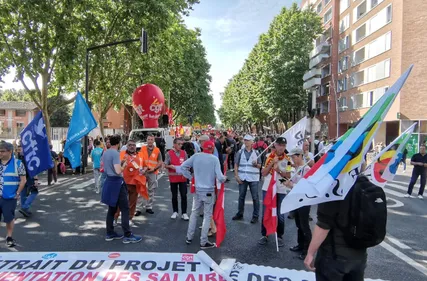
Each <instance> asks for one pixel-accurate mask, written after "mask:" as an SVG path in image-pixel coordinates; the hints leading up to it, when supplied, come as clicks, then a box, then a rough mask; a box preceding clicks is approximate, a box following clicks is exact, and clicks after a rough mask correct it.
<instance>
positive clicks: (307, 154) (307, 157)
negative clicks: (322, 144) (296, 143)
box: [302, 141, 314, 168]
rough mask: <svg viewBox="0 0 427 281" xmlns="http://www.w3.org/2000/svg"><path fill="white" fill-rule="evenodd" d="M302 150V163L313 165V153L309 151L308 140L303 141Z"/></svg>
mask: <svg viewBox="0 0 427 281" xmlns="http://www.w3.org/2000/svg"><path fill="white" fill-rule="evenodd" d="M302 148H303V152H304V155H303V157H304V164H307V165H308V166H309V167H310V168H311V167H313V165H314V155H313V153H311V152H310V151H309V150H310V143H309V142H308V141H304V144H303V146H302Z"/></svg>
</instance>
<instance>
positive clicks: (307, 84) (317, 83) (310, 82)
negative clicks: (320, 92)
mask: <svg viewBox="0 0 427 281" xmlns="http://www.w3.org/2000/svg"><path fill="white" fill-rule="evenodd" d="M321 81H322V79H320V78H312V79H310V80H308V81H307V82H305V83H304V85H303V88H304V90H308V89H311V88H313V87H317V86H320V84H321Z"/></svg>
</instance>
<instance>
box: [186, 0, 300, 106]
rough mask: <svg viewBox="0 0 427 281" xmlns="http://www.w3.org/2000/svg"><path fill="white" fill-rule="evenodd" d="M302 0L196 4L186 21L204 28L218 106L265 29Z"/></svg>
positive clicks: (224, 0) (206, 0) (203, 0)
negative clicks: (287, 9) (284, 11)
mask: <svg viewBox="0 0 427 281" xmlns="http://www.w3.org/2000/svg"><path fill="white" fill-rule="evenodd" d="M293 2H297V3H298V4H300V3H301V0H201V1H200V4H197V5H194V7H193V9H194V11H192V12H191V13H190V16H189V17H185V18H184V20H185V23H186V25H187V27H189V28H196V27H199V28H201V30H202V36H201V39H202V42H203V45H204V46H205V48H206V51H207V58H208V61H209V63H210V64H211V70H210V75H211V77H212V83H211V91H212V94H213V96H214V102H215V106H216V108H217V109H218V108H219V107H220V106H221V97H220V93H221V92H223V91H224V88H225V86H226V85H227V83H228V81H229V80H230V79H231V78H232V77H233V75H235V74H237V73H238V72H239V70H240V69H241V68H242V66H243V64H244V62H245V59H246V58H247V57H248V55H249V53H250V51H251V50H252V48H253V47H254V46H255V44H256V43H257V41H258V38H259V36H260V35H261V34H262V33H265V32H267V31H268V28H269V26H270V23H271V22H272V20H273V19H274V17H275V16H276V15H278V14H279V13H280V11H281V10H282V8H283V7H285V6H286V7H289V6H290V5H291V4H292V3H293Z"/></svg>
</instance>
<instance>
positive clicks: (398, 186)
mask: <svg viewBox="0 0 427 281" xmlns="http://www.w3.org/2000/svg"><path fill="white" fill-rule="evenodd" d="M387 185H388V186H391V187H394V188H397V189H399V190H402V191H404V192H405V193H406V191H407V190H408V187H403V186H401V185H398V184H395V183H387ZM387 185H386V186H387Z"/></svg>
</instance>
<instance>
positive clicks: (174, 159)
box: [165, 138, 190, 221]
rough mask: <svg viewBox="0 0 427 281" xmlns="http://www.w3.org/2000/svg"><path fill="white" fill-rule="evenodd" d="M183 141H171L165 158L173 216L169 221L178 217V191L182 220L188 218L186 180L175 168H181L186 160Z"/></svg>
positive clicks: (177, 139) (178, 139) (179, 139)
mask: <svg viewBox="0 0 427 281" xmlns="http://www.w3.org/2000/svg"><path fill="white" fill-rule="evenodd" d="M183 143H184V142H183V140H182V139H181V138H176V139H174V140H173V149H171V150H169V151H168V152H167V153H166V155H165V157H166V159H165V168H167V169H168V172H169V182H170V185H171V192H172V208H173V214H172V216H171V219H176V218H177V217H178V190H179V193H180V195H181V210H182V217H181V218H182V219H183V220H185V221H188V220H189V219H190V218H189V217H188V215H187V179H186V178H185V177H184V176H183V175H182V174H179V173H177V171H176V167H177V166H181V164H182V163H184V161H185V160H187V158H188V157H187V153H186V152H185V151H184V150H182V145H183Z"/></svg>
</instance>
